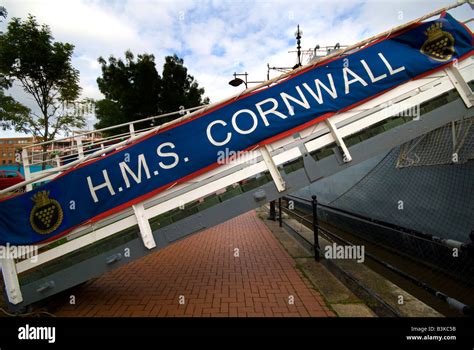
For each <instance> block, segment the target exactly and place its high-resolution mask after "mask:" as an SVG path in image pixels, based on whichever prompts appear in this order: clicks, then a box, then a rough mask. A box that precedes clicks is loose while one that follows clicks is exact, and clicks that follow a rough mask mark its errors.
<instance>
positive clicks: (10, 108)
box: [0, 6, 30, 130]
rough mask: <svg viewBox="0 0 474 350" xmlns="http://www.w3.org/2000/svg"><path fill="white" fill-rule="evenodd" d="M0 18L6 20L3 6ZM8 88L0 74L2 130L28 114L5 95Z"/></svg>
mask: <svg viewBox="0 0 474 350" xmlns="http://www.w3.org/2000/svg"><path fill="white" fill-rule="evenodd" d="M0 17H3V18H7V10H6V9H5V7H3V6H0ZM0 22H1V21H0ZM0 34H2V32H0ZM8 87H9V83H8V81H7V79H6V78H5V77H4V76H3V74H0V126H1V127H2V129H3V130H6V129H9V128H11V120H18V119H22V118H25V117H26V116H27V115H28V113H29V112H30V110H29V109H28V108H27V107H25V106H23V105H22V104H21V103H19V102H17V101H15V99H14V98H13V97H10V96H6V95H5V92H4V90H5V89H6V88H8Z"/></svg>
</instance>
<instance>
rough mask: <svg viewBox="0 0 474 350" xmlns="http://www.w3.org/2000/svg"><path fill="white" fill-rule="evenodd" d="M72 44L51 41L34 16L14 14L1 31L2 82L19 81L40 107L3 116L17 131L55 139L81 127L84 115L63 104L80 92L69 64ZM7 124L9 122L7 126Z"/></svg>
mask: <svg viewBox="0 0 474 350" xmlns="http://www.w3.org/2000/svg"><path fill="white" fill-rule="evenodd" d="M73 50H74V46H73V45H71V44H68V43H60V42H54V38H53V36H52V34H51V31H50V29H49V27H48V26H46V25H42V26H40V25H39V24H38V23H37V21H36V19H35V18H34V17H33V16H31V15H30V16H29V17H28V19H27V20H25V21H21V20H20V19H19V18H13V19H12V20H11V22H10V23H9V24H8V27H7V32H6V33H4V34H2V35H0V53H1V55H0V77H1V78H3V86H4V87H10V86H11V85H12V83H13V81H15V80H16V81H18V82H19V83H20V84H21V86H22V87H23V89H24V90H25V91H26V92H27V93H28V94H30V95H31V96H32V97H33V99H34V101H35V102H36V104H37V105H38V107H39V110H40V113H39V114H36V113H34V112H32V111H29V113H28V116H25V115H24V112H25V110H23V113H21V114H22V117H18V113H17V114H16V116H13V117H12V116H11V115H10V116H9V117H8V116H6V118H7V120H8V123H7V124H9V127H10V128H14V129H15V130H16V131H20V132H25V133H31V134H34V135H36V136H40V137H41V138H42V139H43V140H45V141H49V140H52V139H54V137H55V136H56V135H57V133H58V132H59V131H68V130H70V129H71V128H78V127H83V126H84V125H85V119H84V117H83V116H81V115H75V114H72V113H70V112H68V111H67V110H66V109H64V108H62V107H63V106H64V103H66V102H72V101H74V100H76V99H77V98H78V96H79V94H80V91H81V89H80V87H79V72H78V71H77V70H76V69H74V68H73V67H72V64H71V56H72V54H73ZM7 127H8V126H7Z"/></svg>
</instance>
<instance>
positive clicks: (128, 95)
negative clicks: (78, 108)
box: [95, 51, 209, 135]
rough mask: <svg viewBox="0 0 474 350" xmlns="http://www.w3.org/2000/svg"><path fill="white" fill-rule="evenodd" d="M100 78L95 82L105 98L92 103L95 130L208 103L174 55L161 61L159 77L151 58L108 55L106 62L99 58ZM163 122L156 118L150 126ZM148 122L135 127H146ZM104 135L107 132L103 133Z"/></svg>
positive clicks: (113, 131)
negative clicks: (161, 72)
mask: <svg viewBox="0 0 474 350" xmlns="http://www.w3.org/2000/svg"><path fill="white" fill-rule="evenodd" d="M99 63H100V64H101V66H102V77H99V78H98V79H97V84H98V86H99V89H100V91H101V92H102V93H103V94H104V96H105V99H103V100H101V101H98V102H97V104H96V117H97V119H98V120H99V121H98V123H97V124H96V125H95V127H96V128H105V127H108V126H112V125H116V124H121V123H126V122H130V121H134V120H139V119H143V118H146V117H150V116H153V115H158V114H161V113H167V112H174V111H177V110H179V109H180V107H181V106H183V107H184V108H189V107H195V106H199V105H201V104H204V103H209V99H207V98H204V99H203V97H202V95H203V94H204V89H203V88H200V87H199V86H198V83H197V82H196V81H195V80H194V78H193V77H192V76H191V75H189V74H188V73H187V68H186V67H184V65H183V60H182V59H180V58H178V57H177V56H176V55H175V56H168V57H166V58H165V64H164V66H163V77H161V76H160V74H159V73H158V72H157V70H156V65H155V58H154V56H153V55H150V54H142V55H138V56H137V59H135V56H134V55H133V54H132V53H131V52H130V51H126V52H125V60H122V59H117V58H115V57H113V56H111V57H110V58H109V59H108V62H107V61H105V60H104V59H103V58H102V57H100V58H99ZM171 119H173V117H170V118H167V119H157V120H156V121H155V124H154V125H157V124H161V123H164V122H166V121H168V120H171ZM149 126H150V123H143V124H141V125H136V128H137V129H138V128H144V127H149ZM127 130H128V128H117V129H113V130H110V131H109V132H108V134H109V135H110V134H118V133H124V132H127ZM106 134H107V132H106Z"/></svg>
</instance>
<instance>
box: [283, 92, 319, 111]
mask: <svg viewBox="0 0 474 350" xmlns="http://www.w3.org/2000/svg"><path fill="white" fill-rule="evenodd" d="M296 91H298V94H299V95H300V98H301V100H298V99H297V98H295V97H293V96H290V95H288V94H287V93H285V92H282V93H281V94H280V96H281V99H282V100H283V102H285V105H286V107H287V108H288V112H289V113H290V115H295V111H294V108H293V107H292V106H291V105H290V102H288V100H291V101H293V102H294V103H296V104H298V105H300V106H301V107H303V108H305V109H310V108H311V105H310V104H309V103H308V101H307V100H306V96H305V95H303V92H302V91H301V88H300V87H299V86H297V87H296Z"/></svg>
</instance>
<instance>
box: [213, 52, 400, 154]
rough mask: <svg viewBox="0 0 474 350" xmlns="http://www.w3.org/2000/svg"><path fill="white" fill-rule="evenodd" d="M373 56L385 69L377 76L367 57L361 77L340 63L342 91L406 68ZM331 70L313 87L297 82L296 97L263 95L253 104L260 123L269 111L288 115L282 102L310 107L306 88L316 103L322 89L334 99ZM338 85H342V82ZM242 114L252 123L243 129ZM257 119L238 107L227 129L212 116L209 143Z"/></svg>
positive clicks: (291, 112) (244, 132) (217, 143)
mask: <svg viewBox="0 0 474 350" xmlns="http://www.w3.org/2000/svg"><path fill="white" fill-rule="evenodd" d="M376 57H377V59H379V60H381V61H382V63H383V64H384V66H385V68H386V69H387V70H386V72H385V73H383V72H381V74H380V75H378V76H375V75H374V73H373V71H372V69H371V68H370V66H369V64H368V63H367V61H366V59H361V60H360V61H359V62H360V64H361V65H362V67H363V68H364V70H365V73H366V74H367V79H364V78H365V76H364V78H363V77H361V76H360V75H359V74H357V73H355V72H354V71H353V70H351V69H350V68H349V67H342V70H341V75H342V78H343V79H342V80H343V81H344V92H345V94H346V95H347V94H350V93H351V89H350V88H351V85H352V84H355V83H359V84H360V86H362V87H365V86H368V85H369V83H368V81H370V83H372V84H374V83H377V82H379V81H381V80H383V79H386V78H387V77H388V76H392V75H395V74H398V73H400V72H402V71H404V70H405V66H401V67H398V68H393V67H392V65H391V64H390V63H389V61H388V60H387V58H386V57H385V56H384V55H383V54H382V53H381V52H378V53H377V56H376ZM352 67H353V65H352ZM364 70H362V72H364ZM333 74H335V73H328V74H327V83H323V82H321V80H320V79H315V80H314V87H312V86H310V85H309V84H308V83H306V82H304V83H302V84H301V86H298V85H297V86H295V87H294V89H295V90H296V92H297V93H298V95H299V97H295V96H292V95H290V94H289V92H281V93H280V94H279V95H278V98H279V99H280V100H281V101H282V103H279V101H278V100H277V98H274V97H270V98H266V99H265V100H262V101H260V102H257V103H255V108H256V110H257V112H258V115H259V117H260V119H261V120H262V122H263V125H264V126H266V127H267V126H270V123H271V121H270V120H269V116H270V115H273V116H276V117H278V118H279V119H287V118H288V116H287V115H286V114H284V113H282V112H281V111H279V110H278V108H279V107H280V106H281V105H282V104H283V105H285V107H286V109H287V110H288V114H289V116H294V115H295V108H294V105H292V104H291V103H293V104H296V105H299V106H301V107H303V108H304V109H311V107H312V106H311V102H312V100H310V99H308V98H307V96H306V95H305V92H307V93H308V94H309V96H311V97H312V99H313V100H314V101H316V103H318V104H319V105H321V104H323V103H324V98H323V90H324V91H325V92H326V93H327V94H328V95H329V96H331V97H332V98H333V99H334V100H335V99H337V98H338V97H339V94H338V91H337V89H336V85H335V83H334V79H333ZM339 88H340V89H341V88H342V86H341V87H339ZM315 90H316V91H315ZM240 115H242V116H240ZM244 116H247V118H249V117H250V118H251V125H250V127H249V128H247V129H246V130H244V129H242V126H241V124H239V123H238V122H237V117H239V120H240V118H244ZM278 118H277V119H275V118H273V119H274V120H279V119H278ZM258 123H259V120H258V118H257V116H256V114H255V113H254V112H253V111H252V110H251V109H241V110H238V111H237V112H235V113H234V114H233V116H232V123H231V124H232V125H231V129H230V126H228V125H227V123H226V122H225V121H223V120H220V119H218V120H214V121H212V122H211V123H209V125H208V126H207V129H206V135H207V139H208V140H209V142H210V143H211V144H212V145H214V146H216V147H221V146H225V145H226V144H228V143H229V142H230V141H231V139H232V136H233V134H234V133H233V131H234V132H237V133H239V134H242V135H247V134H250V133H252V132H254V131H255V130H256V129H257V126H258ZM216 125H220V126H221V128H217V127H215V126H216ZM229 129H230V130H229ZM222 130H224V131H226V132H227V133H226V136H225V139H224V140H222V141H221V139H222V136H220V137H216V135H217V131H222Z"/></svg>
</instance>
